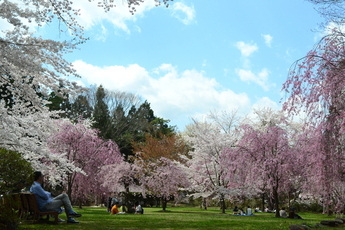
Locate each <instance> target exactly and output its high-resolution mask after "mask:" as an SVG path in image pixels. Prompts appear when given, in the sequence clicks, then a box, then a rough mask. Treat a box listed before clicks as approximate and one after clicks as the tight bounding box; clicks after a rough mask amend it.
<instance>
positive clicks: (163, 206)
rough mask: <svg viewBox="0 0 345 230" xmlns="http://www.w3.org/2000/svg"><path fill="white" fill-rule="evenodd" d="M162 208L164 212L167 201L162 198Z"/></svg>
mask: <svg viewBox="0 0 345 230" xmlns="http://www.w3.org/2000/svg"><path fill="white" fill-rule="evenodd" d="M162 208H163V212H165V211H166V208H167V200H166V199H165V198H162Z"/></svg>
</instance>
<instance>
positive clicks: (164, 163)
mask: <svg viewBox="0 0 345 230" xmlns="http://www.w3.org/2000/svg"><path fill="white" fill-rule="evenodd" d="M141 163H142V161H141ZM137 164H138V165H140V162H137ZM147 166H148V167H147ZM141 169H142V170H143V173H142V174H141V175H143V176H142V177H141V178H140V181H141V184H142V186H143V188H144V195H146V194H151V195H154V196H155V197H158V198H160V199H161V201H162V209H163V211H166V205H167V202H168V201H169V200H170V199H171V198H172V197H174V196H177V195H178V192H179V191H180V189H184V188H187V187H188V186H189V180H188V177H187V174H186V172H185V168H184V167H183V165H182V164H181V163H180V162H177V161H172V160H170V159H168V158H165V157H161V158H160V159H158V161H156V162H151V163H149V164H148V165H146V167H145V166H144V167H141Z"/></svg>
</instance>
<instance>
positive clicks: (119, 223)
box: [19, 207, 345, 230]
mask: <svg viewBox="0 0 345 230" xmlns="http://www.w3.org/2000/svg"><path fill="white" fill-rule="evenodd" d="M144 209H145V214H144V215H135V214H124V215H109V213H107V212H106V209H105V208H93V207H84V208H83V209H80V210H78V209H77V210H78V212H80V213H81V214H83V216H82V217H81V218H78V220H79V221H80V223H79V224H67V223H59V224H57V225H55V224H52V223H53V221H52V220H50V221H49V222H47V221H42V222H40V223H36V224H32V223H30V221H28V222H24V223H23V224H22V225H20V228H19V229H42V230H43V229H56V230H58V229H59V230H60V229H71V228H72V229H128V230H133V229H164V230H170V229H233V230H240V229H241V230H254V229H255V230H257V229H259V230H275V229H289V228H288V227H289V226H290V225H291V224H302V223H306V224H307V225H310V226H311V225H313V226H314V225H315V224H316V223H320V221H321V220H333V219H334V216H330V217H329V216H326V215H322V214H314V213H299V214H300V215H301V216H302V217H303V218H304V219H303V220H293V219H283V218H276V217H274V214H272V213H256V214H255V216H234V215H231V211H228V213H226V214H222V213H221V212H220V210H219V208H209V209H208V210H201V209H200V208H181V207H169V208H168V211H167V212H162V211H161V208H144ZM60 217H61V218H65V217H66V216H65V214H62V215H60ZM71 225H73V226H71ZM322 229H334V228H322ZM337 229H339V228H337ZM343 229H345V227H344V228H343Z"/></svg>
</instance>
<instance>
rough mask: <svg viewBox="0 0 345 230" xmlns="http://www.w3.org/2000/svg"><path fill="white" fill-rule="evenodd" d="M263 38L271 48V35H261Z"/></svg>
mask: <svg viewBox="0 0 345 230" xmlns="http://www.w3.org/2000/svg"><path fill="white" fill-rule="evenodd" d="M261 36H262V37H263V38H264V40H265V44H266V45H267V46H268V47H271V44H272V40H273V37H272V36H271V35H269V34H261Z"/></svg>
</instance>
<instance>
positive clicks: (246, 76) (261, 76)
mask: <svg viewBox="0 0 345 230" xmlns="http://www.w3.org/2000/svg"><path fill="white" fill-rule="evenodd" d="M236 73H237V75H238V76H239V77H240V79H241V80H242V81H244V82H248V83H250V82H254V83H256V84H258V85H259V86H261V87H262V88H263V89H264V90H265V91H268V90H269V87H270V86H269V83H268V75H269V70H268V69H266V68H263V69H262V70H261V72H259V73H258V74H255V73H253V72H252V71H251V70H245V69H238V70H236Z"/></svg>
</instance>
